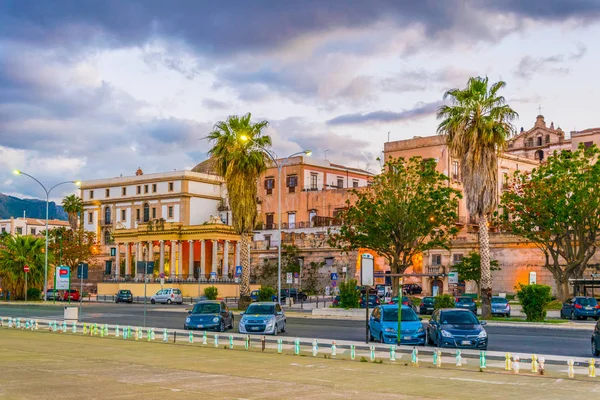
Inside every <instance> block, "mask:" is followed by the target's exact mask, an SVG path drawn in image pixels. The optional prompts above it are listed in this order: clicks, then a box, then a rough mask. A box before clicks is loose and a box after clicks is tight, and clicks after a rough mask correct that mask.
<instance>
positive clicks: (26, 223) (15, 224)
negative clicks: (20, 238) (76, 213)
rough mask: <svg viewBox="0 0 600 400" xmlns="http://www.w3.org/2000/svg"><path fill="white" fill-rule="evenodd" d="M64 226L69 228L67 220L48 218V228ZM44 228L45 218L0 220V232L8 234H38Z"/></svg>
mask: <svg viewBox="0 0 600 400" xmlns="http://www.w3.org/2000/svg"><path fill="white" fill-rule="evenodd" d="M57 228H65V229H71V227H70V225H69V222H68V221H61V220H58V219H51V220H48V230H52V229H57ZM45 230H46V220H45V219H40V218H13V217H11V218H9V219H1V220H0V233H8V234H10V235H31V236H40V235H43V234H44V231H45Z"/></svg>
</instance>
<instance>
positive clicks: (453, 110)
mask: <svg viewBox="0 0 600 400" xmlns="http://www.w3.org/2000/svg"><path fill="white" fill-rule="evenodd" d="M505 86H506V83H505V82H503V81H499V82H496V83H493V84H491V85H490V84H489V81H488V78H481V77H477V78H470V79H469V81H468V83H467V86H466V88H464V89H451V90H449V91H447V92H446V93H445V94H444V99H447V98H450V99H451V100H452V105H444V106H441V107H440V109H439V110H438V114H437V117H438V118H439V119H443V121H442V122H441V123H440V125H439V126H438V133H440V134H442V135H444V136H445V137H446V143H447V145H448V148H449V149H450V152H451V155H452V157H454V158H457V159H458V160H459V161H460V169H461V175H462V181H463V186H464V192H465V195H466V198H467V210H468V211H469V214H470V215H472V216H476V217H477V218H478V219H479V248H480V252H481V293H482V298H481V315H482V316H483V317H484V318H487V317H490V316H491V313H492V309H491V298H492V275H491V270H490V239H489V232H488V216H489V215H490V214H491V213H492V212H494V211H496V207H497V202H498V197H499V196H498V155H499V154H500V152H502V151H503V149H504V147H505V146H506V140H507V139H508V138H509V137H510V136H511V135H512V134H514V132H515V127H514V126H513V125H512V123H511V121H513V120H514V119H515V118H516V117H518V114H517V113H516V112H515V111H514V110H513V109H512V108H510V107H509V106H508V105H507V104H506V101H505V99H504V97H503V96H501V95H500V94H499V92H500V89H502V88H504V87H505Z"/></svg>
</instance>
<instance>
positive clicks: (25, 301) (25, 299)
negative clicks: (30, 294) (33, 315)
mask: <svg viewBox="0 0 600 400" xmlns="http://www.w3.org/2000/svg"><path fill="white" fill-rule="evenodd" d="M25 302H27V270H25Z"/></svg>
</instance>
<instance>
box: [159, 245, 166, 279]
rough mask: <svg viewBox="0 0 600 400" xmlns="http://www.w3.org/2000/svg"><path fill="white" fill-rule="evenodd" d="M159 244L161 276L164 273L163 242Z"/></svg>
mask: <svg viewBox="0 0 600 400" xmlns="http://www.w3.org/2000/svg"><path fill="white" fill-rule="evenodd" d="M159 243H160V260H159V268H160V270H159V272H160V273H161V274H164V273H165V241H164V240H159Z"/></svg>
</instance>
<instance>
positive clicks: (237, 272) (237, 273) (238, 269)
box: [235, 265, 242, 278]
mask: <svg viewBox="0 0 600 400" xmlns="http://www.w3.org/2000/svg"><path fill="white" fill-rule="evenodd" d="M235 276H236V278H237V277H238V276H242V266H241V265H237V266H236V267H235Z"/></svg>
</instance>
